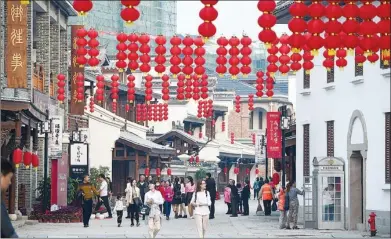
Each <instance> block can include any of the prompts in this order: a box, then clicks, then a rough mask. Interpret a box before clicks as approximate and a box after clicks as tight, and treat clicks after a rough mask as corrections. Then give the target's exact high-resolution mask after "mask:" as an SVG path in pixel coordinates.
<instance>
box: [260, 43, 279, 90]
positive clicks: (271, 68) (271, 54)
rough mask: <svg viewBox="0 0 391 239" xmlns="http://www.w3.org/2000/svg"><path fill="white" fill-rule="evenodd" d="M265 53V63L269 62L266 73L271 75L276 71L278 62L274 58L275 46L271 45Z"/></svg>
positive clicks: (276, 58) (276, 48)
mask: <svg viewBox="0 0 391 239" xmlns="http://www.w3.org/2000/svg"><path fill="white" fill-rule="evenodd" d="M267 52H268V53H269V56H268V57H267V61H268V62H269V65H268V66H267V71H268V72H270V73H271V74H272V75H273V74H274V73H275V72H277V70H278V67H277V65H276V63H277V61H278V57H277V56H276V54H277V53H278V47H277V46H276V44H273V45H271V46H270V48H269V49H267ZM258 78H259V77H258ZM259 94H260V93H259ZM259 97H262V96H259Z"/></svg>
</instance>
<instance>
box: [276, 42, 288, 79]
mask: <svg viewBox="0 0 391 239" xmlns="http://www.w3.org/2000/svg"><path fill="white" fill-rule="evenodd" d="M280 43H281V46H280V48H279V49H278V50H279V52H280V53H281V56H280V57H279V58H278V60H279V61H280V63H281V64H280V66H279V67H278V70H279V71H280V72H281V74H282V75H286V74H287V73H288V72H289V70H290V67H289V66H288V64H289V63H290V61H291V59H290V57H289V56H288V54H289V52H290V51H291V48H290V47H289V46H288V44H289V36H288V35H287V34H282V36H281V37H280Z"/></svg>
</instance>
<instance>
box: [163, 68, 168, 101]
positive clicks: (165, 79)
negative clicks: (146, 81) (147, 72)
mask: <svg viewBox="0 0 391 239" xmlns="http://www.w3.org/2000/svg"><path fill="white" fill-rule="evenodd" d="M169 87H170V78H169V77H168V75H166V74H164V75H163V76H162V100H164V101H168V100H169V99H170V89H169Z"/></svg>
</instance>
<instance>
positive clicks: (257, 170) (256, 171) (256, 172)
mask: <svg viewBox="0 0 391 239" xmlns="http://www.w3.org/2000/svg"><path fill="white" fill-rule="evenodd" d="M258 174H259V169H258V167H256V168H255V175H258Z"/></svg>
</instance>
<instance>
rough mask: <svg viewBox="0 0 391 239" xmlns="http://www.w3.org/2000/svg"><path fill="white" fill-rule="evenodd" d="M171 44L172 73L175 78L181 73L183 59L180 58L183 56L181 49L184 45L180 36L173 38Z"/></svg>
mask: <svg viewBox="0 0 391 239" xmlns="http://www.w3.org/2000/svg"><path fill="white" fill-rule="evenodd" d="M170 43H171V45H172V46H171V49H170V53H171V58H170V63H171V67H170V72H171V74H172V76H173V77H174V78H176V77H177V75H178V74H179V73H180V72H181V68H180V66H179V65H180V64H181V58H180V57H179V56H180V55H181V52H182V51H181V48H180V47H179V46H180V45H181V43H182V40H181V38H179V37H178V36H173V37H172V38H171V40H170Z"/></svg>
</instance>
